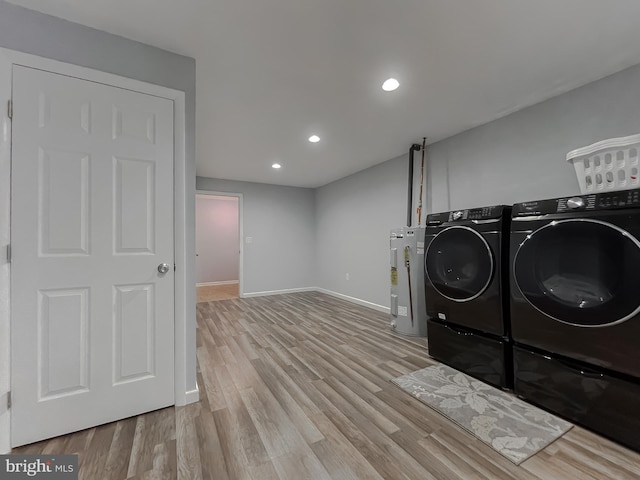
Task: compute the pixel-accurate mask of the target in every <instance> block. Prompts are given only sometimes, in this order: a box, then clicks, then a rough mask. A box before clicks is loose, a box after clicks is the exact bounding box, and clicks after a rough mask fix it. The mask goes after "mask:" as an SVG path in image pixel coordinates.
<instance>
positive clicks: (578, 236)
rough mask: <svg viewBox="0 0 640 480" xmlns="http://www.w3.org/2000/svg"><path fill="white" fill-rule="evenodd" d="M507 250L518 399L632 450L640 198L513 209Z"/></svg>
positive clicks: (635, 194)
mask: <svg viewBox="0 0 640 480" xmlns="http://www.w3.org/2000/svg"><path fill="white" fill-rule="evenodd" d="M510 250H511V264H512V266H511V269H510V281H511V289H510V290H511V302H510V304H511V305H510V308H511V328H512V334H513V339H514V342H515V347H514V364H515V372H514V374H515V385H514V390H515V392H516V394H518V395H520V396H521V397H523V398H525V399H527V400H529V401H531V402H532V403H536V404H538V405H540V406H542V407H545V408H547V409H549V410H552V411H554V412H555V413H558V414H560V415H563V416H565V417H567V418H569V419H570V420H572V421H574V422H576V423H579V424H581V425H584V426H586V427H589V428H591V429H593V430H595V431H597V432H599V433H601V434H603V435H606V436H609V437H611V438H613V439H615V440H617V441H619V442H621V443H624V444H626V445H628V446H631V447H632V448H635V449H636V450H640V435H638V432H639V431H640V409H638V407H637V406H638V404H640V347H639V345H640V190H628V191H621V192H607V193H599V194H592V195H584V196H575V197H566V198H557V199H553V200H541V201H534V202H525V203H520V204H516V205H514V206H513V219H512V223H511V239H510Z"/></svg>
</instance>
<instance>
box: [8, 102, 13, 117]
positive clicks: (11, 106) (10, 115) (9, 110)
mask: <svg viewBox="0 0 640 480" xmlns="http://www.w3.org/2000/svg"><path fill="white" fill-rule="evenodd" d="M7 115H8V116H9V118H13V100H9V102H8V103H7Z"/></svg>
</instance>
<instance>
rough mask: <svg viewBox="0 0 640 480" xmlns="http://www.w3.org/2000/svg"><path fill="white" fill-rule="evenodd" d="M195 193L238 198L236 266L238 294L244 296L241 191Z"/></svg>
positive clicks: (203, 191) (202, 191)
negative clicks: (238, 262) (237, 255)
mask: <svg viewBox="0 0 640 480" xmlns="http://www.w3.org/2000/svg"><path fill="white" fill-rule="evenodd" d="M196 195H211V196H215V197H236V198H237V199H238V237H239V241H238V243H239V245H238V251H239V252H240V265H239V267H238V277H239V278H238V283H239V284H238V296H239V297H240V298H244V281H243V278H244V244H243V239H244V227H243V221H242V194H241V193H229V192H212V191H210V190H196Z"/></svg>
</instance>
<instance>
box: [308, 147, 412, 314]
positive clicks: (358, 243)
mask: <svg viewBox="0 0 640 480" xmlns="http://www.w3.org/2000/svg"><path fill="white" fill-rule="evenodd" d="M407 148H408V147H407ZM407 175H408V154H407V155H403V156H401V157H398V158H395V159H393V160H389V161H387V162H384V163H382V164H380V165H376V166H374V167H371V168H368V169H366V170H363V171H361V172H358V173H355V174H353V175H350V176H348V177H345V178H343V179H341V180H337V181H335V182H333V183H330V184H328V185H325V186H324V187H320V188H318V189H317V190H316V220H317V221H316V239H317V240H316V241H317V245H318V249H317V259H316V262H317V263H316V264H317V272H318V273H317V286H318V287H320V288H322V289H325V290H329V291H331V292H336V293H339V294H342V295H346V296H349V297H354V298H357V299H359V300H364V301H365V302H369V303H373V304H375V305H379V306H383V307H388V306H389V230H391V229H392V228H395V227H401V226H403V225H405V224H406V221H407ZM347 273H348V274H349V280H347V279H346V274H347Z"/></svg>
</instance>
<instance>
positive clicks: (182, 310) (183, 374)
mask: <svg viewBox="0 0 640 480" xmlns="http://www.w3.org/2000/svg"><path fill="white" fill-rule="evenodd" d="M13 65H22V66H25V67H31V68H36V69H40V70H46V71H49V72H53V73H58V74H62V75H67V76H72V77H76V78H81V79H84V80H89V81H93V82H97V83H103V84H106V85H111V86H115V87H119V88H124V89H127V90H133V91H137V92H142V93H145V94H149V95H154V96H157V97H162V98H167V99H169V100H172V101H173V102H174V106H175V109H174V245H175V246H174V249H175V257H174V258H175V262H176V266H177V268H176V272H175V284H174V285H175V286H174V295H175V310H174V326H175V358H174V372H175V402H176V405H186V404H188V403H192V402H196V401H198V396H199V395H198V388H197V384H196V383H195V379H189V378H187V371H188V370H190V368H189V363H190V362H191V360H192V359H190V358H188V357H190V356H191V354H192V353H194V352H195V345H192V346H189V345H187V340H188V338H189V337H190V335H189V334H188V330H189V328H191V327H192V325H194V322H195V319H190V318H188V312H189V311H190V308H189V307H190V305H191V303H193V302H194V301H195V282H194V281H191V280H192V279H190V278H187V271H189V269H188V268H187V265H188V263H187V262H193V258H187V252H188V251H191V250H192V249H190V248H188V246H187V222H186V218H187V215H186V213H187V211H186V208H187V197H186V195H187V189H188V188H189V187H188V186H189V184H190V182H189V179H188V178H187V176H186V171H187V165H186V154H185V115H186V113H185V94H184V92H181V91H179V90H174V89H171V88H167V87H162V86H159V85H153V84H150V83H146V82H142V81H139V80H134V79H130V78H126V77H121V76H119V75H113V74H110V73H105V72H101V71H98V70H93V69H90V68H86V67H80V66H77V65H72V64H68V63H63V62H59V61H56V60H51V59H48V58H44V57H38V56H36V55H30V54H26V53H22V52H16V51H13V50H8V49H4V48H0V101H1V102H2V103H1V104H0V109H5V108H7V107H6V103H5V100H8V99H10V98H11V79H12V67H13ZM2 113H3V114H4V112H2ZM5 117H6V114H4V115H0V179H2V180H0V181H1V182H2V185H1V187H2V188H0V204H1V205H10V201H11V193H10V188H9V186H10V185H9V183H8V180H9V178H10V175H9V173H10V165H11V159H10V154H11V148H10V140H11V134H10V127H11V125H10V122H8V121H7V120H6V118H5ZM3 118H4V120H2V119H3ZM4 183H7V185H6V186H5V184H4ZM12 214H14V215H15V214H17V212H12ZM4 220H5V219H4V218H3V213H2V212H0V248H4V246H5V245H7V244H8V243H9V239H10V231H9V228H10V226H4V225H3V221H4ZM3 230H6V232H5V231H3ZM0 255H3V256H4V252H2V253H0ZM2 261H4V259H3V260H2ZM2 261H0V298H4V297H5V296H6V298H7V302H8V298H9V291H8V285H7V286H6V287H5V284H4V281H3V280H4V277H3V275H4V273H5V272H4V267H5V265H3V264H2ZM7 271H8V269H7ZM5 288H6V290H7V291H6V292H5V291H4V290H5ZM0 308H1V307H0ZM3 316H5V317H7V318H3ZM10 318H11V306H10V305H9V307H8V312H4V311H2V310H0V332H1V333H5V330H4V329H3V327H4V328H6V329H7V333H9V332H8V329H9V328H10ZM3 323H7V324H8V325H3ZM8 337H9V336H5V335H1V336H0V352H5V351H6V352H7V353H6V354H4V355H5V358H7V357H8V358H10V350H9V348H8V347H9V345H8V343H9V341H8V339H7V338H8ZM5 343H6V345H5ZM5 347H7V348H6V350H5ZM0 355H2V354H1V353H0ZM2 365H4V358H1V357H0V382H2V380H3V379H2V375H3V372H2V370H1V368H2V367H1V366H2ZM189 385H196V388H195V389H191V390H189V391H187V388H188V386H189ZM0 387H2V384H1V383H0ZM0 395H2V391H0ZM0 418H1V417H0ZM2 427H3V423H0V428H2ZM1 437H2V432H1V431H0V438H1ZM0 451H1V449H0Z"/></svg>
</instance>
